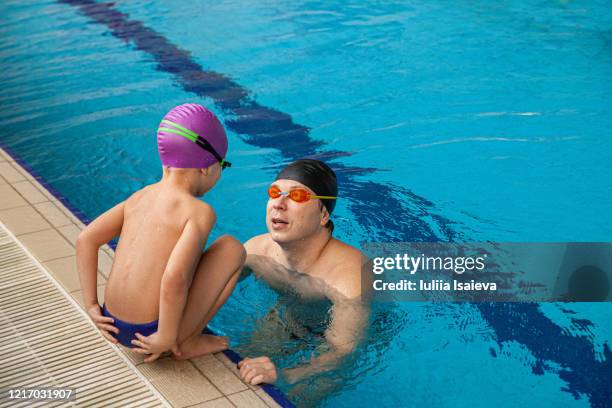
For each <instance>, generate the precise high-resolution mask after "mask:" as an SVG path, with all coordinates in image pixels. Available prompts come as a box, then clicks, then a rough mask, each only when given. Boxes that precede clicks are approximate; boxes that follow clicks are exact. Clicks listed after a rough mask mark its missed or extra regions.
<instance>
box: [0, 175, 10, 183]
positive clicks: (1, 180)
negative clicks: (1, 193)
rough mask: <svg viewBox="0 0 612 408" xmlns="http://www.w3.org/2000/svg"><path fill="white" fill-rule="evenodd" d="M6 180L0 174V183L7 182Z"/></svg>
mask: <svg viewBox="0 0 612 408" xmlns="http://www.w3.org/2000/svg"><path fill="white" fill-rule="evenodd" d="M7 183H8V182H7V181H6V180H5V179H4V177H2V176H0V184H7Z"/></svg>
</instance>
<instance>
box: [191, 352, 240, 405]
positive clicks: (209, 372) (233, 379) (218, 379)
mask: <svg viewBox="0 0 612 408" xmlns="http://www.w3.org/2000/svg"><path fill="white" fill-rule="evenodd" d="M191 361H192V362H193V364H195V366H196V367H197V368H198V369H199V370H200V371H201V372H202V373H203V374H204V375H205V376H206V378H208V379H209V380H210V382H212V383H213V384H214V385H215V387H217V388H218V389H219V390H221V392H222V393H224V394H226V395H227V394H233V393H236V392H239V391H244V390H247V389H248V387H247V386H246V385H245V384H244V383H243V382H242V381H241V380H240V379H239V378H238V377H237V376H236V375H235V374H234V373H232V372H231V371H230V370H229V369H228V368H227V367H226V366H225V365H224V364H223V363H222V362H221V361H219V360H218V359H217V358H215V357H214V356H212V355H208V356H202V357H197V358H194V359H192V360H191Z"/></svg>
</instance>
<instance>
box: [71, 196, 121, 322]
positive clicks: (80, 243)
mask: <svg viewBox="0 0 612 408" xmlns="http://www.w3.org/2000/svg"><path fill="white" fill-rule="evenodd" d="M124 207H125V202H121V203H119V204H117V205H116V206H114V207H113V208H111V209H110V210H108V211H106V212H105V213H103V214H102V215H100V216H99V217H98V218H96V219H95V220H93V221H92V222H91V223H90V224H89V225H88V226H87V227H85V229H84V230H83V231H81V233H80V234H79V236H78V238H77V242H76V258H77V270H78V272H79V280H80V282H81V292H82V294H83V301H84V302H85V306H86V309H87V310H89V309H90V308H91V307H92V306H94V305H95V306H97V305H98V295H97V292H96V286H97V277H98V276H97V273H98V249H99V248H100V247H101V246H102V245H104V244H106V243H107V242H109V241H111V240H112V239H113V238H115V237H116V236H118V235H120V234H121V228H122V227H123V209H124Z"/></svg>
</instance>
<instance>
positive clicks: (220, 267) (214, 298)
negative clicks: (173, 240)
mask: <svg viewBox="0 0 612 408" xmlns="http://www.w3.org/2000/svg"><path fill="white" fill-rule="evenodd" d="M245 257H246V254H245V250H244V247H243V246H242V244H241V243H240V242H238V241H237V240H236V239H235V238H232V237H230V236H228V235H224V236H222V237H220V238H219V239H217V240H216V241H215V242H214V243H213V244H212V245H211V246H210V247H209V248H208V249H207V250H206V251H205V252H204V254H202V258H201V259H200V262H199V263H198V265H197V267H196V270H195V273H194V277H193V281H192V283H191V287H190V288H189V293H188V294H187V304H186V305H185V311H184V313H183V318H182V320H181V324H180V326H179V334H178V339H177V343H178V345H179V349H180V351H181V356H180V357H181V358H190V357H195V356H197V355H202V354H209V353H214V352H217V351H221V350H224V349H226V348H227V340H226V339H225V338H222V337H217V336H210V335H202V334H200V333H201V332H202V330H203V329H204V327H205V326H206V325H207V324H208V322H209V321H210V320H211V319H212V318H213V316H214V315H215V313H217V311H218V310H219V308H220V307H221V306H222V305H223V304H224V303H225V301H226V300H227V298H228V297H229V295H230V294H231V293H232V290H234V287H235V286H236V282H237V281H238V277H239V276H240V271H241V269H242V265H243V264H244V260H245Z"/></svg>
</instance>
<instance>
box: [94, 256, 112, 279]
mask: <svg viewBox="0 0 612 408" xmlns="http://www.w3.org/2000/svg"><path fill="white" fill-rule="evenodd" d="M113 259H114V258H111V257H110V256H108V254H107V253H106V252H104V250H102V249H100V250H98V271H99V272H100V273H101V274H102V275H103V276H104V277H106V278H108V277H109V276H110V272H111V268H112V267H113Z"/></svg>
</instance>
